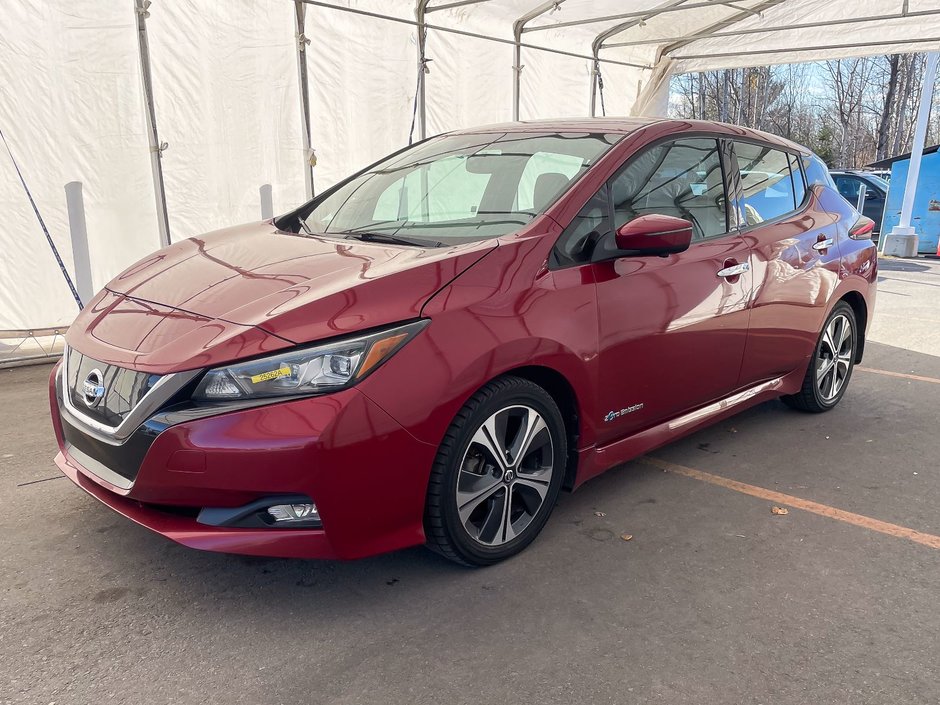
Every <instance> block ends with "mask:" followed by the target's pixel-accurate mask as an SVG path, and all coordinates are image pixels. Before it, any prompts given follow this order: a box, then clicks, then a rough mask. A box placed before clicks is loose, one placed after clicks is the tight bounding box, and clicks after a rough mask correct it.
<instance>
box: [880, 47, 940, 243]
mask: <svg viewBox="0 0 940 705" xmlns="http://www.w3.org/2000/svg"><path fill="white" fill-rule="evenodd" d="M938 60H940V53H938V52H931V53H930V54H928V55H927V68H926V69H925V71H924V82H923V85H922V87H921V91H920V105H919V106H918V109H917V125H916V126H915V128H914V145H913V149H911V163H910V165H909V166H908V170H907V181H906V182H905V183H904V200H903V202H902V203H901V217H900V219H899V220H898V224H897V225H895V226H894V228H892V229H891V232H890V233H889V234H888V236H887V237H885V238H884V245H883V246H882V252H884V254H886V255H895V256H897V257H916V256H917V245H918V238H917V232H916V231H915V230H914V228H912V227H911V215H912V213H913V212H914V198H915V196H916V195H917V180H918V177H919V176H920V161H921V158H922V157H923V156H924V141H925V140H926V139H927V123H928V121H929V120H930V106H931V104H932V103H933V87H934V83H935V82H936V80H937V62H938Z"/></svg>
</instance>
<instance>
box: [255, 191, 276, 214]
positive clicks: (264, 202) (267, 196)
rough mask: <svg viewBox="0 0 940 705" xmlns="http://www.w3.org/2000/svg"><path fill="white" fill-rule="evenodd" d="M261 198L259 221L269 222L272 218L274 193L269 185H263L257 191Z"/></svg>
mask: <svg viewBox="0 0 940 705" xmlns="http://www.w3.org/2000/svg"><path fill="white" fill-rule="evenodd" d="M258 192H259V195H260V196H261V220H271V218H273V217H274V192H273V189H272V188H271V184H264V185H262V186H261V188H260V189H258Z"/></svg>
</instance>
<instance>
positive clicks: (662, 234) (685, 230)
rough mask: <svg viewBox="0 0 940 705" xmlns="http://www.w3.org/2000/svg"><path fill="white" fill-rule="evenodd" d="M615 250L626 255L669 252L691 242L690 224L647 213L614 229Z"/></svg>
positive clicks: (685, 247) (685, 221) (687, 246)
mask: <svg viewBox="0 0 940 705" xmlns="http://www.w3.org/2000/svg"><path fill="white" fill-rule="evenodd" d="M616 239H617V249H618V250H623V251H625V252H626V253H627V254H628V255H647V256H648V255H669V254H673V253H676V252H684V251H685V250H687V249H689V245H691V244H692V223H690V222H689V221H688V220H685V219H683V218H675V217H673V216H671V215H659V214H656V213H650V214H649V215H641V216H640V217H639V218H634V219H633V220H631V221H630V222H629V223H624V224H623V225H621V226H620V227H619V228H618V229H617V235H616Z"/></svg>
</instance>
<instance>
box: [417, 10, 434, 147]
mask: <svg viewBox="0 0 940 705" xmlns="http://www.w3.org/2000/svg"><path fill="white" fill-rule="evenodd" d="M429 2H430V0H418V1H417V3H416V4H415V19H416V20H417V21H418V93H417V97H416V98H415V100H417V102H418V105H417V109H418V137H419V138H420V139H422V140H423V139H427V136H428V113H427V102H426V91H425V84H426V81H425V77H426V76H427V74H428V60H427V56H426V55H425V53H424V50H425V45H426V44H427V40H428V27H427V24H426V23H425V19H424V16H425V13H426V12H427V8H428V3H429Z"/></svg>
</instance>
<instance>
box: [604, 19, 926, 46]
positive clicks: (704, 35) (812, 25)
mask: <svg viewBox="0 0 940 705" xmlns="http://www.w3.org/2000/svg"><path fill="white" fill-rule="evenodd" d="M934 15H940V10H918V11H915V12H909V13H907V14H906V15H905V14H903V13H900V12H899V13H895V14H891V15H871V16H868V17H847V18H845V19H840V20H820V21H819V22H802V23H798V24H789V25H774V26H770V27H748V28H747V29H734V30H730V31H728V32H710V31H708V30H707V29H704V30H699V31H698V32H695V33H694V34H687V35H685V36H681V37H659V38H656V39H640V40H637V41H632V42H614V43H612V44H605V45H604V48H605V49H616V48H617V47H627V46H649V45H652V44H672V43H675V42H695V41H698V40H699V39H715V38H719V37H741V36H746V35H749V34H764V33H767V32H789V31H795V30H801V29H816V28H818V27H837V26H839V25H844V24H864V23H866V22H884V21H886V20H901V19H905V18H909V17H931V16H934ZM748 16H750V15H748Z"/></svg>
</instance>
